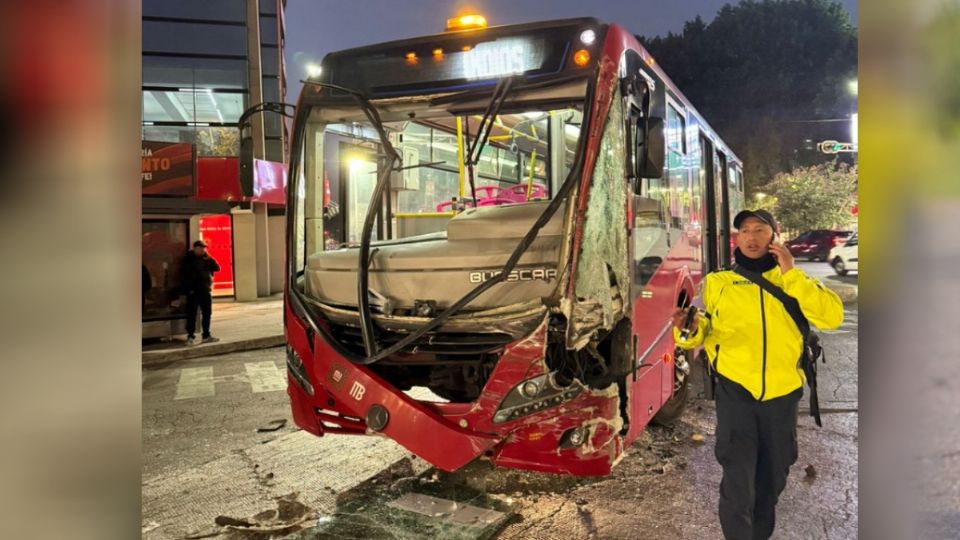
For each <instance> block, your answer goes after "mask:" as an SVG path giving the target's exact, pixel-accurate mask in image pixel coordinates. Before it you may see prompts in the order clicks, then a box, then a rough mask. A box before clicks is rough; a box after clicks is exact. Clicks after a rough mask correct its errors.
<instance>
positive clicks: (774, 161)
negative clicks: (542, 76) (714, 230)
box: [640, 0, 857, 194]
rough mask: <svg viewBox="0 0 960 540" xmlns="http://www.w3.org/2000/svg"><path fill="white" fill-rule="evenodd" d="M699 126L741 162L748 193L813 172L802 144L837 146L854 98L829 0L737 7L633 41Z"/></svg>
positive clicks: (747, 2)
mask: <svg viewBox="0 0 960 540" xmlns="http://www.w3.org/2000/svg"><path fill="white" fill-rule="evenodd" d="M640 40H641V42H642V43H643V44H644V46H645V47H646V48H647V49H648V50H649V51H650V52H651V53H652V54H653V56H654V57H655V58H656V60H657V62H658V63H659V64H660V65H661V66H662V67H663V69H664V71H666V72H667V73H668V74H669V75H670V77H671V78H672V79H673V81H674V82H675V83H676V84H677V86H678V87H679V88H680V89H681V90H682V91H683V93H684V94H685V95H686V96H687V98H689V99H690V101H691V102H692V103H693V104H694V106H695V107H696V108H697V110H698V111H699V112H700V113H701V114H702V115H703V116H704V118H705V119H706V120H707V122H709V123H710V125H711V126H712V127H713V128H714V129H715V130H716V131H717V132H718V133H719V134H720V136H721V137H722V138H723V139H724V140H725V141H726V142H727V143H728V144H729V145H730V146H731V148H732V149H733V151H734V152H736V153H737V155H738V156H739V157H740V158H741V159H743V161H744V184H745V187H746V191H747V193H748V194H751V193H753V192H754V191H755V190H756V187H757V186H759V185H761V184H765V183H767V182H769V181H770V179H771V178H773V176H774V175H776V174H777V173H780V172H787V171H790V170H791V169H793V168H794V167H798V166H805V165H813V164H816V163H822V162H824V161H826V160H828V159H830V158H829V157H828V156H825V155H823V154H820V153H818V152H816V151H815V150H813V149H804V143H803V141H804V140H806V139H810V140H812V141H819V140H824V139H837V140H841V141H843V140H846V139H847V133H848V129H849V128H848V124H846V123H842V122H824V123H818V122H811V120H819V119H828V118H846V117H849V114H850V113H851V112H853V111H854V110H855V100H856V97H855V96H852V95H851V94H850V92H849V91H848V89H847V83H848V82H849V81H850V80H851V79H854V78H855V77H856V72H857V34H856V30H855V29H854V28H853V27H852V25H851V24H850V19H849V16H848V15H847V13H846V12H845V11H844V9H843V7H842V6H841V5H840V4H839V3H837V2H834V1H831V0H743V1H741V2H740V3H738V4H736V5H731V4H727V5H725V6H724V7H723V8H721V9H720V11H719V12H718V13H717V16H716V17H715V18H714V20H713V21H712V22H710V24H704V22H703V20H701V19H700V18H699V17H697V18H696V19H694V20H692V21H689V22H687V23H686V24H685V25H684V28H683V31H682V32H681V33H680V34H672V33H671V34H667V35H666V36H665V37H654V38H651V39H645V38H642V37H641V38H640Z"/></svg>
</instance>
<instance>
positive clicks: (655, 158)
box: [636, 116, 666, 178]
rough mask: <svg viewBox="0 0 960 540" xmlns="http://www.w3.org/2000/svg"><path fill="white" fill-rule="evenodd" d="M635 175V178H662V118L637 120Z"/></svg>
mask: <svg viewBox="0 0 960 540" xmlns="http://www.w3.org/2000/svg"><path fill="white" fill-rule="evenodd" d="M636 131H637V138H636V140H637V148H636V156H637V159H636V166H637V170H636V175H637V178H660V177H662V176H663V161H664V157H665V155H666V153H665V146H664V142H665V141H664V133H663V118H657V117H655V116H651V117H647V118H639V119H637V126H636Z"/></svg>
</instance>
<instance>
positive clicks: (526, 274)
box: [470, 268, 557, 283]
mask: <svg viewBox="0 0 960 540" xmlns="http://www.w3.org/2000/svg"><path fill="white" fill-rule="evenodd" d="M500 273H501V272H500V271H499V270H483V271H480V272H470V283H483V282H485V281H487V280H489V279H492V278H494V277H496V276H499V275H500ZM556 277H557V271H556V270H555V269H552V268H530V269H525V270H514V271H512V272H510V273H509V274H508V275H507V279H506V280H505V281H537V280H538V279H542V280H543V281H550V280H552V279H556Z"/></svg>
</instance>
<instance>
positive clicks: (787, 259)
mask: <svg viewBox="0 0 960 540" xmlns="http://www.w3.org/2000/svg"><path fill="white" fill-rule="evenodd" d="M769 249H770V254H771V255H773V258H774V259H776V260H777V264H779V265H780V273H781V274H786V273H787V272H789V271H790V270H793V255H791V254H790V250H789V249H787V248H785V247H783V244H781V243H779V242H770V248H769Z"/></svg>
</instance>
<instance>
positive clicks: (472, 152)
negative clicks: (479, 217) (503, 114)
mask: <svg viewBox="0 0 960 540" xmlns="http://www.w3.org/2000/svg"><path fill="white" fill-rule="evenodd" d="M513 80H514V79H513V77H507V78H506V79H501V80H500V82H498V83H497V86H496V87H494V89H493V96H491V97H490V101H489V102H488V103H487V109H486V110H485V111H484V112H483V117H482V118H481V119H480V125H479V126H477V138H476V139H474V140H473V141H470V123H469V122H468V123H467V133H466V137H467V141H468V145H469V149H468V150H467V155H466V163H465V165H466V166H467V170H468V171H469V173H470V174H469V180H470V197H471V198H472V199H473V205H474V206H476V205H477V188H476V185H475V182H474V176H475V175H474V168H475V167H476V165H477V164H478V163H480V153H481V152H483V147H484V146H485V145H486V144H487V139H489V138H490V132H491V131H493V124H494V121H495V120H496V119H497V116H499V115H500V109H502V108H503V103H504V102H505V101H506V100H507V96H508V95H510V87H511V86H513ZM470 142H472V144H470Z"/></svg>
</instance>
